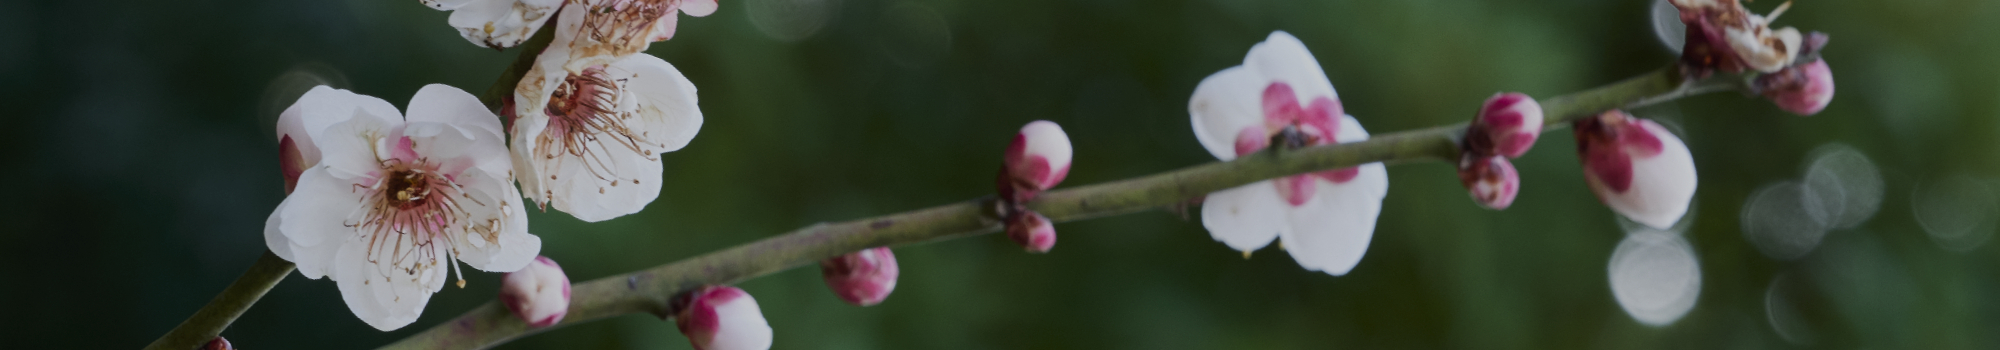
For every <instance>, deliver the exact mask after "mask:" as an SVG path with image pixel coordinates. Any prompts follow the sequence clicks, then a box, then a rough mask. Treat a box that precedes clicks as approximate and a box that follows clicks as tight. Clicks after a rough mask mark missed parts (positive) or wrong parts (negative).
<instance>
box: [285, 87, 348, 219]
mask: <svg viewBox="0 0 2000 350" xmlns="http://www.w3.org/2000/svg"><path fill="white" fill-rule="evenodd" d="M333 92H336V90H334V89H333V88H329V87H326V86H319V87H314V88H313V89H312V90H310V91H307V92H306V95H307V96H304V97H300V98H299V102H298V103H293V104H292V106H291V107H286V108H285V111H284V112H281V113H278V171H279V172H280V173H281V174H284V176H285V194H291V193H292V189H293V188H296V187H298V186H299V176H300V175H301V174H304V173H305V172H306V169H308V168H312V166H313V165H316V164H319V146H318V145H315V144H313V140H312V135H310V134H307V133H306V125H305V121H304V118H305V117H304V114H305V111H304V107H303V106H304V104H305V102H306V101H307V98H308V97H314V96H312V95H322V96H319V98H316V99H314V100H315V101H317V100H323V99H326V98H328V97H325V96H331V95H330V93H333Z"/></svg>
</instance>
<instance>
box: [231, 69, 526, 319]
mask: <svg viewBox="0 0 2000 350" xmlns="http://www.w3.org/2000/svg"><path fill="white" fill-rule="evenodd" d="M285 114H286V115H287V116H285V117H281V119H285V118H293V116H295V118H297V119H296V120H298V122H299V123H298V125H302V126H303V129H304V132H305V133H306V134H307V135H306V137H305V139H309V140H310V141H311V142H310V143H311V144H313V146H314V147H312V149H314V150H316V151H317V153H318V155H319V159H318V161H317V162H313V164H311V165H310V166H309V168H306V169H305V170H304V171H303V172H302V173H301V174H300V176H299V179H298V185H297V188H296V189H295V190H294V191H293V192H292V193H291V195H290V196H288V197H286V198H285V201H284V202H283V203H280V204H279V205H278V209H277V210H276V212H274V213H272V215H271V219H270V220H269V221H268V222H267V227H266V228H265V233H266V234H265V239H266V242H265V243H267V244H268V245H269V246H270V248H271V251H273V252H274V253H276V254H277V255H278V256H280V257H283V258H285V259H286V260H291V261H292V262H294V263H297V264H298V271H299V274H300V275H304V276H306V277H307V278H319V277H320V276H328V277H332V279H333V280H334V281H335V282H337V284H338V285H339V287H340V294H341V297H342V299H345V300H346V302H347V307H348V309H350V310H352V311H353V312H354V314H355V316H358V317H360V318H361V320H362V321H365V322H367V323H368V325H370V326H374V327H375V328H376V329H381V330H393V329H397V328H402V327H403V326H405V325H408V324H410V322H412V321H416V319H417V315H418V314H420V313H422V312H423V308H424V305H425V304H426V303H428V302H429V300H430V296H431V294H432V293H436V292H437V291H438V290H440V289H442V288H444V285H445V281H446V279H447V276H446V275H447V274H451V273H452V271H449V269H451V268H452V267H451V265H454V263H453V262H452V259H454V258H456V259H457V260H458V261H461V262H464V263H465V265H467V266H471V267H472V268H476V269H480V270H486V271H496V272H507V271H514V270H518V269H520V268H521V267H522V266H524V265H526V264H527V263H528V262H529V261H531V260H533V259H534V257H535V254H536V253H537V252H538V251H540V250H541V245H542V241H541V239H540V238H538V237H535V236H534V235H532V234H528V231H527V229H528V222H527V216H526V212H525V211H524V210H523V208H522V206H521V200H520V198H521V195H520V193H519V192H517V191H516V190H515V189H514V186H513V185H512V183H513V180H512V178H511V175H510V174H509V171H510V166H509V162H508V159H507V148H506V145H505V144H504V143H503V142H502V140H503V139H502V138H501V136H500V135H501V134H500V121H499V119H498V118H496V117H495V116H494V115H493V113H492V112H488V111H487V110H486V107H485V106H483V105H481V104H480V103H479V100H478V99H477V98H474V97H472V95H471V94H467V93H465V91H462V90H459V89H457V88H453V87H449V86H444V85H430V86H425V87H424V88H423V89H422V90H419V91H417V94H416V96H415V97H414V98H411V100H410V106H409V114H408V116H407V118H406V117H405V116H404V114H402V113H398V112H397V111H396V108H395V107H394V106H391V105H389V103H388V102H386V101H383V100H381V99H378V98H374V97H369V96H363V95H357V94H354V93H351V92H347V91H345V90H338V89H333V88H328V87H325V86H321V87H316V88H313V90H312V91H309V92H307V93H306V94H305V96H302V97H300V98H299V101H298V102H297V103H296V104H294V105H293V106H292V107H291V108H289V109H287V110H286V112H285ZM280 124H281V125H284V124H286V123H284V122H281V123H280ZM281 128H282V126H281ZM288 136H290V135H286V136H280V137H281V138H285V137H288ZM294 140H295V142H296V140H298V138H294ZM458 274H459V275H463V272H458ZM459 281H460V282H461V283H463V281H464V279H463V278H462V277H461V278H460V279H459Z"/></svg>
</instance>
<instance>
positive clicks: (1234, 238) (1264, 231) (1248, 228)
mask: <svg viewBox="0 0 2000 350" xmlns="http://www.w3.org/2000/svg"><path fill="white" fill-rule="evenodd" d="M1286 210H1287V207H1286V204H1285V199H1284V198H1281V197H1279V196H1278V191H1277V190H1276V189H1273V188H1272V185H1271V182H1270V181H1258V182H1255V183H1251V184H1248V185H1243V186H1239V187H1236V188H1231V189H1226V190H1221V191H1217V192H1215V193H1210V194H1208V199H1206V200H1204V201H1202V205H1201V225H1202V227H1206V228H1208V235H1209V237H1213V238H1215V240H1216V241H1220V242H1222V244H1224V245H1228V246H1229V248H1230V249H1235V250H1238V251H1245V252H1248V251H1253V250H1257V249H1258V248H1263V247H1264V246H1266V245H1270V244H1271V240H1273V239H1277V238H1278V235H1279V231H1285V230H1287V229H1288V227H1287V226H1289V225H1288V224H1287V222H1286V217H1285V213H1286V212H1287V211H1286Z"/></svg>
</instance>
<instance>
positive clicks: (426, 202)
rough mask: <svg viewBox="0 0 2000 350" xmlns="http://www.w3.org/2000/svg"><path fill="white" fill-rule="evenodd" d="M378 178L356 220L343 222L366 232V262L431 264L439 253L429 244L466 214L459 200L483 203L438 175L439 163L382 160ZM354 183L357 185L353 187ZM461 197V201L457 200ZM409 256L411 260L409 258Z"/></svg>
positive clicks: (406, 266) (443, 239)
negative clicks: (367, 250)
mask: <svg viewBox="0 0 2000 350" xmlns="http://www.w3.org/2000/svg"><path fill="white" fill-rule="evenodd" d="M381 169H382V172H381V174H383V175H382V177H380V178H378V179H377V180H376V184H375V185H374V186H370V187H369V188H366V189H363V188H356V190H357V191H366V193H368V195H367V196H365V197H363V198H362V203H366V204H368V206H367V207H365V208H364V210H365V212H363V213H362V217H361V221H360V222H359V223H350V224H349V225H348V226H350V227H356V228H359V229H361V232H362V234H364V235H367V236H368V243H369V247H370V249H369V253H368V258H369V260H370V261H384V259H386V261H388V262H390V263H392V264H393V265H395V266H398V267H400V268H404V269H417V268H421V267H425V266H428V265H425V264H433V265H434V264H436V261H437V259H439V258H442V257H439V256H432V254H435V252H437V250H435V249H429V248H435V247H433V246H431V244H435V243H440V242H442V243H446V244H447V245H446V246H445V247H447V248H448V247H450V245H449V242H450V240H452V239H454V237H453V236H452V235H450V234H447V233H448V231H449V230H451V229H453V228H457V227H460V226H461V225H463V223H461V222H460V221H461V218H466V217H469V216H471V214H470V213H469V212H467V211H466V210H465V208H464V204H473V205H480V206H484V205H486V204H485V203H480V202H478V200H476V199H473V198H472V197H471V196H469V195H465V194H464V191H463V190H462V189H461V188H460V187H459V185H458V184H457V183H456V182H455V181H453V179H452V178H451V177H450V176H445V175H443V174H441V173H439V172H438V171H437V170H438V165H437V164H434V163H431V162H429V161H426V160H422V159H419V160H415V161H405V160H402V159H398V158H390V159H387V160H383V161H381ZM355 186H356V187H359V186H361V185H358V184H357V185H355ZM461 200H463V201H464V202H461ZM413 259H414V260H413Z"/></svg>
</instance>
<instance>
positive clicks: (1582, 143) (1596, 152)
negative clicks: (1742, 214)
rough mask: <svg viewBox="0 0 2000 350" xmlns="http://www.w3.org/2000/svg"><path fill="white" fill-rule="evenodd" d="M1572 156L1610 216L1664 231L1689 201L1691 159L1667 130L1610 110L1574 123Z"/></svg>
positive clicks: (1692, 177)
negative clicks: (1581, 165) (1574, 140)
mask: <svg viewBox="0 0 2000 350" xmlns="http://www.w3.org/2000/svg"><path fill="white" fill-rule="evenodd" d="M1575 129H1576V151H1577V156H1578V158H1580V159H1581V161H1582V162H1583V178H1584V180H1585V182H1587V183H1588V184H1589V185H1590V190H1591V192H1595V193H1597V198H1598V199H1600V200H1603V201H1604V205H1606V206H1610V207H1611V210H1612V211H1616V212H1618V214H1620V215H1624V216H1625V217H1626V218H1629V219H1632V221H1635V222H1638V223H1640V224H1643V225H1646V226H1649V227H1652V228H1655V229H1661V230H1665V229H1668V228H1670V227H1673V225H1674V223H1675V222H1677V221H1680V219H1681V216H1682V215H1685V214H1687V210H1688V202H1689V201H1691V200H1693V199H1694V189H1695V183H1696V179H1695V169H1694V157H1693V156H1692V155H1691V154H1689V153H1688V148H1687V144H1684V143H1681V139H1680V138H1679V137H1675V136H1674V134H1673V133H1672V132H1670V131H1667V128H1665V127H1661V126H1660V124H1658V123H1654V122H1653V121H1651V120H1645V119H1639V118H1633V117H1632V116H1631V115H1629V114H1625V112H1624V111H1619V110H1611V111H1606V112H1604V113H1603V114H1599V115H1598V116H1596V117H1591V118H1585V119H1581V120H1577V121H1576V122H1575Z"/></svg>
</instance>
